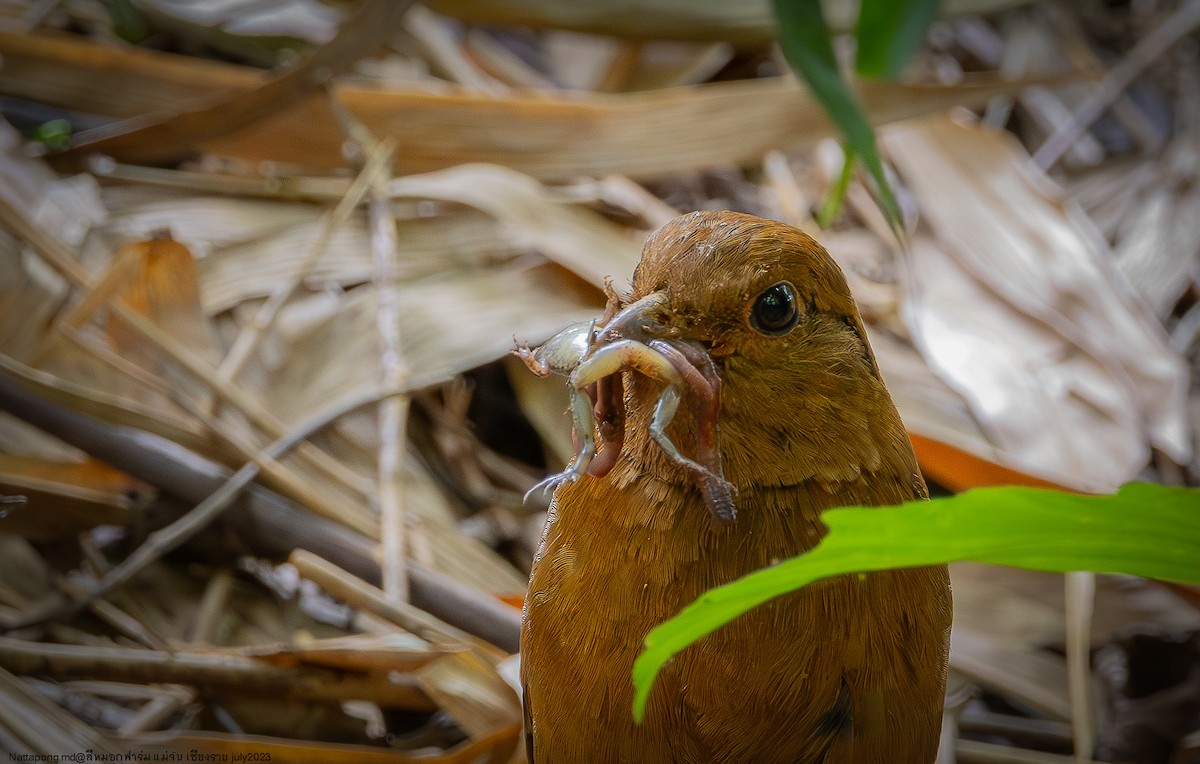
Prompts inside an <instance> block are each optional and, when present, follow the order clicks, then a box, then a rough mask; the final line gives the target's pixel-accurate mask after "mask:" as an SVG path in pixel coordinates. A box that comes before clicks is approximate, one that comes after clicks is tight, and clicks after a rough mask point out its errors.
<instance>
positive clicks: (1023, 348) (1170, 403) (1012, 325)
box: [882, 117, 1190, 489]
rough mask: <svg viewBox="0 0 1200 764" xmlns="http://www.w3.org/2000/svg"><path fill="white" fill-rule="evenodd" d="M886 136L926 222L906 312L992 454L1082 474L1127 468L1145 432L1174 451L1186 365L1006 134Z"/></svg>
mask: <svg viewBox="0 0 1200 764" xmlns="http://www.w3.org/2000/svg"><path fill="white" fill-rule="evenodd" d="M882 138H883V143H884V145H885V146H886V147H887V149H888V152H889V154H890V155H891V157H892V160H893V161H894V162H895V163H896V165H897V167H898V169H899V170H900V172H901V174H902V175H903V176H904V179H905V181H906V183H907V184H908V186H909V188H910V189H911V190H912V192H913V193H914V195H915V196H916V198H917V200H918V202H919V205H920V210H921V215H922V217H923V220H924V221H926V223H927V224H928V226H929V227H930V229H931V230H932V232H933V236H935V237H936V239H934V238H925V237H920V238H918V239H917V240H916V241H915V242H914V246H913V252H912V254H911V257H910V259H909V261H908V263H907V283H908V286H909V291H910V296H909V299H908V301H907V302H906V304H905V311H906V318H907V320H908V323H909V325H910V328H911V330H912V333H913V336H914V338H915V339H916V341H917V344H918V346H919V347H921V349H922V352H923V354H924V355H925V357H926V358H927V360H929V362H930V365H931V366H932V367H933V368H935V369H937V370H938V371H939V373H941V374H942V375H943V376H944V378H945V379H946V380H947V381H948V382H949V383H950V384H951V385H952V386H953V387H955V389H957V390H958V391H959V392H960V393H962V394H963V395H964V396H965V397H966V398H967V399H968V400H969V401H970V403H971V405H972V410H973V412H974V413H975V415H976V416H977V417H978V418H979V419H980V422H981V424H982V426H983V427H984V429H985V430H986V431H987V432H988V435H989V437H990V438H991V439H992V441H993V442H994V443H995V444H996V446H997V447H999V448H1000V449H1001V450H1002V451H1003V452H1004V458H1005V460H1006V461H1005V462H1003V463H1005V464H1007V465H1009V466H1014V467H1016V468H1018V469H1021V470H1023V471H1027V472H1031V473H1032V474H1035V475H1042V476H1045V477H1047V478H1049V479H1051V480H1053V481H1054V482H1059V483H1060V484H1062V485H1069V486H1074V487H1078V488H1084V489H1088V488H1113V487H1115V486H1117V485H1119V484H1120V483H1122V482H1124V481H1126V480H1129V479H1131V478H1132V477H1133V476H1134V475H1136V474H1137V472H1138V471H1139V470H1140V469H1141V468H1142V467H1143V466H1144V465H1145V464H1146V463H1147V462H1148V460H1149V448H1150V446H1154V447H1156V448H1159V449H1162V450H1163V451H1165V452H1167V453H1168V454H1170V455H1171V456H1172V457H1173V458H1175V459H1176V460H1177V461H1184V460H1186V458H1187V455H1188V452H1189V450H1190V436H1189V433H1188V430H1187V426H1186V420H1185V417H1184V416H1183V411H1184V403H1185V400H1186V379H1187V373H1186V368H1185V367H1184V365H1183V363H1182V361H1181V359H1180V358H1179V356H1178V355H1177V354H1176V353H1175V352H1174V351H1173V350H1172V349H1171V348H1170V346H1169V344H1168V343H1167V340H1166V338H1165V334H1164V332H1163V331H1162V329H1161V327H1160V326H1158V324H1157V322H1156V321H1155V319H1154V318H1153V316H1151V315H1149V314H1148V312H1147V311H1146V310H1145V309H1144V308H1143V307H1142V306H1141V305H1140V304H1139V303H1137V302H1136V301H1135V300H1133V299H1131V297H1130V295H1129V291H1130V290H1129V287H1128V284H1127V283H1126V282H1124V280H1123V279H1122V278H1121V276H1120V274H1118V273H1117V272H1116V271H1115V269H1114V268H1113V266H1112V263H1111V258H1110V257H1108V256H1107V248H1106V246H1105V244H1104V242H1103V240H1102V239H1101V238H1100V236H1099V234H1098V233H1097V232H1096V231H1095V229H1093V228H1092V227H1091V226H1090V225H1089V224H1088V222H1087V221H1086V220H1085V219H1084V217H1083V215H1082V213H1081V212H1080V211H1079V210H1078V208H1076V207H1074V206H1073V205H1072V204H1070V203H1069V202H1068V201H1067V200H1065V199H1064V198H1063V196H1062V194H1061V193H1060V192H1059V191H1058V190H1057V189H1056V188H1054V187H1053V185H1052V184H1051V183H1050V181H1049V180H1047V179H1046V178H1045V177H1044V176H1042V175H1040V174H1039V173H1038V172H1037V171H1036V169H1035V168H1033V167H1032V165H1031V164H1030V162H1029V158H1028V155H1027V154H1026V153H1025V151H1024V150H1023V149H1021V148H1020V147H1019V146H1018V145H1017V144H1016V142H1015V140H1012V139H1010V138H1008V137H1006V136H1005V135H1002V134H999V133H995V132H990V131H986V130H983V129H980V128H979V127H978V126H976V125H973V124H967V123H964V122H961V121H954V120H952V119H950V118H948V117H936V118H928V119H923V120H917V121H912V122H908V123H905V124H902V125H897V126H894V127H891V128H888V129H886V130H885V131H883V133H882ZM1014 393H1015V394H1014ZM1063 481H1065V482H1063Z"/></svg>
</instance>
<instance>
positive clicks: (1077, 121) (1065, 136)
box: [1033, 0, 1200, 170]
mask: <svg viewBox="0 0 1200 764" xmlns="http://www.w3.org/2000/svg"><path fill="white" fill-rule="evenodd" d="M1197 26H1200V0H1188V2H1186V3H1184V4H1183V5H1181V6H1180V7H1179V8H1178V9H1177V10H1176V11H1175V12H1174V13H1172V14H1171V15H1170V16H1168V17H1167V18H1165V19H1163V21H1162V23H1161V24H1159V25H1158V26H1157V27H1155V28H1154V29H1153V30H1151V32H1150V33H1149V34H1147V35H1146V36H1145V37H1143V38H1142V39H1141V40H1138V43H1137V45H1134V46H1133V47H1132V48H1131V49H1130V50H1129V52H1128V53H1127V54H1126V55H1125V58H1123V59H1121V63H1119V64H1117V65H1116V66H1114V67H1113V68H1112V69H1110V70H1109V72H1108V74H1107V75H1106V76H1105V77H1104V79H1103V80H1101V82H1100V84H1099V85H1098V86H1097V87H1096V89H1095V90H1093V91H1092V92H1091V93H1090V94H1089V95H1088V97H1087V98H1085V99H1084V100H1083V102H1082V103H1080V104H1079V106H1077V107H1076V108H1075V111H1074V112H1073V113H1072V114H1071V119H1070V120H1068V121H1066V122H1064V123H1062V124H1061V125H1060V126H1059V127H1058V129H1056V130H1055V131H1054V132H1053V133H1052V134H1051V135H1050V137H1049V138H1047V139H1046V141H1045V143H1043V144H1042V145H1041V147H1040V148H1039V149H1038V150H1037V151H1036V152H1034V155H1033V161H1034V163H1035V164H1037V166H1038V167H1041V168H1042V169H1043V170H1045V169H1049V168H1050V166H1051V165H1053V164H1054V163H1055V162H1057V161H1058V160H1059V158H1060V157H1061V156H1062V155H1063V153H1065V152H1066V150H1067V149H1069V148H1070V147H1071V144H1073V143H1074V142H1075V140H1076V139H1077V138H1079V136H1080V135H1082V134H1083V132H1084V131H1085V130H1087V129H1088V127H1090V126H1091V124H1092V123H1093V122H1095V121H1096V120H1097V119H1098V118H1099V117H1100V115H1101V114H1103V113H1104V112H1105V110H1107V109H1108V108H1109V107H1110V106H1111V105H1112V104H1113V102H1114V101H1116V100H1117V98H1119V97H1120V96H1121V94H1122V93H1124V92H1125V88H1127V87H1129V85H1130V83H1132V82H1133V80H1134V78H1136V77H1137V76H1138V75H1139V74H1141V73H1142V70H1144V69H1145V68H1146V67H1147V66H1149V65H1150V64H1152V63H1154V62H1155V61H1156V60H1158V57H1159V56H1161V55H1162V54H1163V53H1165V52H1166V51H1167V50H1169V49H1170V48H1171V47H1172V46H1173V45H1175V43H1177V42H1179V41H1180V40H1182V39H1183V38H1184V37H1186V36H1187V35H1189V34H1191V33H1192V30H1194V29H1195V28H1196V27H1197Z"/></svg>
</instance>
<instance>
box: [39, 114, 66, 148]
mask: <svg viewBox="0 0 1200 764" xmlns="http://www.w3.org/2000/svg"><path fill="white" fill-rule="evenodd" d="M33 138H34V140H37V141H41V142H42V143H44V144H46V145H47V146H49V147H50V148H52V149H63V148H66V147H67V144H69V143H70V142H71V121H70V120H67V119H51V120H48V121H46V122H43V123H42V124H40V125H38V126H37V130H36V131H34V134H33Z"/></svg>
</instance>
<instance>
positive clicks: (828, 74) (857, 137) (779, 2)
mask: <svg viewBox="0 0 1200 764" xmlns="http://www.w3.org/2000/svg"><path fill="white" fill-rule="evenodd" d="M774 4H775V17H776V19H777V20H778V22H779V46H780V48H782V49H783V55H784V58H786V59H787V61H788V64H789V65H790V66H791V67H792V69H794V70H795V71H796V74H797V75H798V76H799V77H800V78H801V79H802V80H804V82H806V83H807V84H808V87H809V89H810V90H812V92H813V95H814V96H815V97H816V99H817V100H818V101H820V102H821V105H822V106H823V107H824V108H825V112H826V113H827V114H828V115H829V118H830V119H831V120H833V123H834V124H835V125H836V126H837V128H838V130H839V131H840V132H841V134H842V137H843V139H844V140H845V142H846V144H847V145H848V146H849V147H850V148H851V149H852V150H853V152H854V153H855V154H856V155H857V156H859V157H860V158H861V159H862V161H863V164H864V165H865V166H866V168H867V171H868V172H869V173H870V174H871V177H872V178H873V179H874V180H875V185H876V187H877V191H878V193H879V200H880V205H881V206H882V207H883V211H884V213H885V214H886V215H887V217H888V222H889V223H891V225H892V227H893V228H895V229H896V230H899V226H900V206H899V205H898V204H897V203H896V197H895V196H894V195H893V194H892V189H891V186H889V185H888V182H887V178H886V177H885V176H884V173H883V162H882V161H881V160H880V158H879V149H878V148H877V147H876V145H875V133H874V132H872V130H871V125H870V123H869V122H868V121H867V116H866V114H865V113H864V112H863V110H862V107H860V106H859V104H858V101H857V100H856V99H855V97H854V93H853V92H852V91H851V90H850V86H849V85H847V84H846V80H845V79H844V78H843V77H842V73H841V71H840V70H839V69H838V62H837V56H835V55H834V52H833V42H832V39H831V37H830V33H829V26H828V25H827V24H826V23H825V15H824V13H823V12H822V10H821V4H820V3H819V2H817V0H774Z"/></svg>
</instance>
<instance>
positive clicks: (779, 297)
mask: <svg viewBox="0 0 1200 764" xmlns="http://www.w3.org/2000/svg"><path fill="white" fill-rule="evenodd" d="M799 320H800V311H799V309H798V308H797V307H796V291H795V290H794V289H793V288H792V285H791V284H789V283H787V282H786V281H781V282H779V283H778V284H776V285H774V286H770V287H767V288H766V289H764V290H763V293H762V294H760V295H759V296H758V297H757V298H755V300H754V305H753V306H752V307H751V308H750V325H751V326H753V327H754V328H755V329H756V330H758V331H760V332H762V333H763V334H769V335H771V336H773V337H778V336H780V335H783V334H787V333H788V332H790V331H791V330H792V329H793V328H795V326H796V323H797V321H799Z"/></svg>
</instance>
